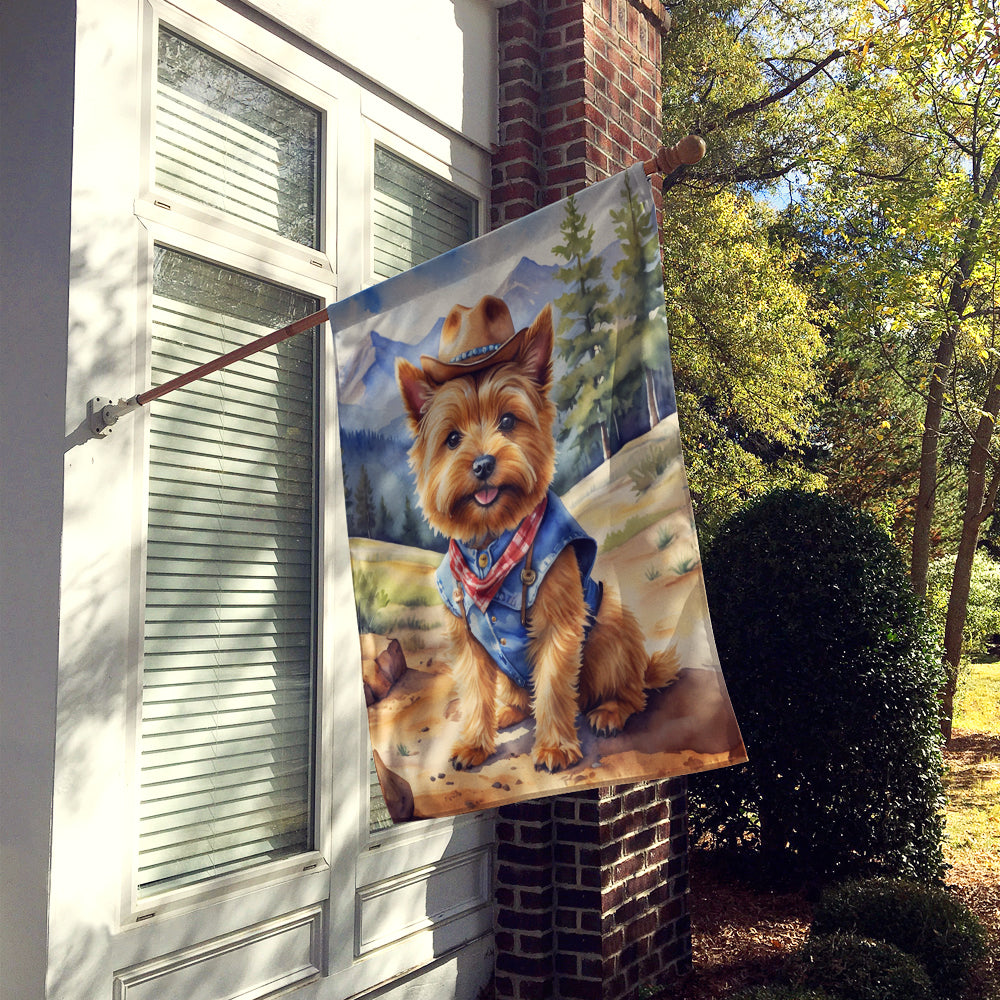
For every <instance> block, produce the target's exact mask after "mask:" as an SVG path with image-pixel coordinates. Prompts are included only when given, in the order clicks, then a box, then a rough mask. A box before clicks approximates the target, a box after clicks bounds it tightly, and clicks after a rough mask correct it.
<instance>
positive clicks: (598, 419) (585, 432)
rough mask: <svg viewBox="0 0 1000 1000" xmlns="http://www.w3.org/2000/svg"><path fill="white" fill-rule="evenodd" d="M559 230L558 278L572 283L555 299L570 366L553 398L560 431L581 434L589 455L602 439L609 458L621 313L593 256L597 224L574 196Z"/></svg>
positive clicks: (560, 343)
mask: <svg viewBox="0 0 1000 1000" xmlns="http://www.w3.org/2000/svg"><path fill="white" fill-rule="evenodd" d="M559 231H560V232H561V233H562V236H563V242H562V243H560V244H558V245H557V246H554V247H553V248H552V252H553V253H554V254H555V255H556V256H557V257H560V258H561V259H562V260H564V261H565V262H566V263H565V264H564V265H563V266H562V267H560V268H559V270H558V271H557V272H556V279H557V280H558V281H561V282H562V283H563V284H564V285H566V286H567V288H566V292H565V293H564V294H563V295H560V296H559V297H558V298H557V299H556V300H555V306H556V309H558V310H559V317H560V318H559V325H558V327H557V329H556V331H555V333H556V347H557V349H558V351H559V354H560V355H561V356H562V358H563V359H564V360H565V362H566V365H567V372H566V375H565V376H564V377H563V378H562V379H561V380H560V381H559V383H558V384H557V385H556V387H555V389H554V390H553V401H554V402H555V404H556V407H557V408H558V409H559V411H560V413H562V414H563V427H562V430H561V431H560V435H561V437H562V439H564V440H565V439H569V438H570V437H571V436H573V435H575V438H574V440H575V442H576V447H577V449H578V450H579V451H580V452H581V453H584V454H585V453H586V452H587V450H588V449H589V448H590V447H591V446H592V444H593V442H594V441H595V440H596V441H598V442H600V447H601V450H602V452H603V454H604V457H605V458H608V457H610V454H611V449H610V431H609V426H610V423H611V419H612V415H613V407H614V399H613V391H614V385H615V379H614V365H613V362H612V363H610V364H609V359H613V358H614V356H615V350H614V348H615V344H614V340H615V338H614V337H613V336H611V334H612V331H613V324H614V318H615V317H614V312H613V310H612V308H611V306H610V305H608V300H609V298H610V295H609V292H608V286H607V285H606V284H605V282H604V281H603V280H602V279H601V270H602V263H601V259H600V258H599V257H594V256H591V251H592V249H593V243H594V227H593V226H592V225H590V224H589V222H588V221H587V217H586V216H585V215H583V214H582V213H581V212H580V210H579V209H578V208H577V205H576V199H575V198H574V197H573V196H572V195H570V197H569V198H568V199H567V200H566V216H565V218H564V219H563V221H562V223H561V225H560V226H559ZM609 340H610V345H609Z"/></svg>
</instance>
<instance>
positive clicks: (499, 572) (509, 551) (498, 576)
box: [448, 497, 548, 611]
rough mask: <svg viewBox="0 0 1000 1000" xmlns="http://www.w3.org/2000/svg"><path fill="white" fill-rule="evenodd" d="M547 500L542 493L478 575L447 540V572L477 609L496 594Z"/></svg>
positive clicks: (528, 540)
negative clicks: (487, 567)
mask: <svg viewBox="0 0 1000 1000" xmlns="http://www.w3.org/2000/svg"><path fill="white" fill-rule="evenodd" d="M547 503H548V497H542V502H541V503H540V504H539V505H538V506H537V507H536V508H535V509H534V510H533V511H532V512H531V513H530V514H529V515H528V516H527V517H526V518H525V519H524V520H523V521H522V522H521V523H520V524H519V525H518V526H517V531H515V532H514V536H513V538H511V540H510V541H509V542H508V543H507V548H505V549H504V550H503V554H502V555H501V556H500V558H499V559H498V560H497V561H496V562H495V563H494V564H493V568H492V569H491V570H490V571H489V573H487V574H486V576H484V577H483V578H482V579H480V578H479V577H478V576H476V574H475V573H473V572H472V570H471V569H469V567H468V565H467V564H466V562H465V557H464V556H463V555H462V550H461V549H459V547H458V543H457V542H456V541H455V539H454V538H453V539H452V540H451V541H450V542H449V543H448V558H449V560H450V565H451V572H452V574H453V575H454V577H455V579H456V580H458V582H459V583H460V584H461V585H462V588H463V589H464V590H465V592H466V593H467V594H468V595H469V596H470V597H471V598H472V600H473V602H474V603H475V604H476V606H477V607H478V608H479V609H480V610H481V611H485V610H486V609H487V608H488V607H489V606H490V601H492V600H493V598H494V597H496V595H497V591H498V590H499V589H500V587H501V585H502V584H503V581H504V578H505V577H506V576H507V574H508V573H509V572H510V571H511V570H512V569H513V568H514V567H515V566H516V565H517V564H518V563H519V562H520V561H521V560H522V559H523V558H524V557H525V555H526V554H527V552H528V549H530V548H531V543H532V542H534V540H535V535H537V534H538V526H539V524H541V523H542V515H544V513H545V507H546V505H547Z"/></svg>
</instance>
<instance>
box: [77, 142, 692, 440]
mask: <svg viewBox="0 0 1000 1000" xmlns="http://www.w3.org/2000/svg"><path fill="white" fill-rule="evenodd" d="M704 155H705V140H704V139H702V138H701V137H700V136H697V135H688V136H685V137H684V138H683V139H681V140H680V142H677V143H675V144H674V145H673V146H661V147H660V148H659V149H658V150H657V151H656V155H655V156H654V157H653V158H652V159H649V160H646V161H645V162H644V163H643V165H642V166H643V170H644V171H645V172H646V173H647V174H657V173H659V174H663V175H664V176H666V175H667V174H670V173H673V171H675V170H677V169H678V168H679V167H681V166H684V165H688V166H690V165H692V164H695V163H697V162H698V161H699V160H700V159H701V158H702V157H703V156H704ZM328 318H329V316H328V313H327V310H326V309H320V310H319V311H318V312H314V313H312V314H311V315H309V316H305V317H303V318H302V319H299V320H296V321H295V322H294V323H289V324H288V326H283V327H282V328H281V329H280V330H275V331H274V332H273V333H268V334H265V335H264V336H263V337H258V338H257V339H256V340H253V341H251V342H250V343H249V344H244V345H243V346H242V347H237V348H236V350H234V351H230V352H229V353H228V354H223V355H221V356H220V357H218V358H215V359H214V360H213V361H209V362H206V363H205V364H203V365H199V366H198V367H197V368H192V369H191V371H189V372H185V373H184V374H183V375H178V376H177V377H176V378H173V379H171V380H170V381H169V382H164V383H163V385H159V386H156V387H155V388H153V389H147V390H146V391H145V392H140V393H137V394H136V395H134V396H130V397H129V398H128V399H119V400H118V402H117V403H116V402H115V401H114V400H112V399H108V398H106V397H104V396H94V397H93V399H89V400H88V401H87V424H88V426H89V427H90V432H91V434H93V436H94V437H98V438H103V437H107V436H108V435H109V434H110V433H111V429H112V428H113V427H114V425H115V424H116V423H117V422H118V418H119V417H122V416H124V415H125V414H126V413H131V412H132V411H133V410H137V409H139V407H140V406H145V405H146V403H149V402H152V401H153V400H154V399H159V398H160V397H161V396H165V395H166V394H167V393H168V392H173V391H174V389H180V388H181V386H185V385H187V384H188V383H189V382H194V381H196V380H197V379H200V378H203V377H204V376H205V375H210V374H212V372H217V371H219V370H220V369H222V368H226V367H227V366H228V365H231V364H232V363H233V362H234V361H241V360H242V359H243V358H248V357H250V355H252V354H256V353H257V352H258V351H263V350H265V349H266V348H268V347H271V346H272V345H273V344H277V343H280V342H281V341H282V340H287V339H288V338H289V337H294V336H295V335H296V334H299V333H304V332H305V331H306V330H311V329H313V327H316V326H319V325H320V324H321V323H323V322H325V321H326V320H327V319H328Z"/></svg>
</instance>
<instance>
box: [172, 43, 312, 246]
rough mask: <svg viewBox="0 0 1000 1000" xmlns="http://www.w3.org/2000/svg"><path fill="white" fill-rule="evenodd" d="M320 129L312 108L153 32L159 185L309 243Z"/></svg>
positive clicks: (195, 48)
mask: <svg viewBox="0 0 1000 1000" xmlns="http://www.w3.org/2000/svg"><path fill="white" fill-rule="evenodd" d="M319 128H320V115H319V112H318V111H316V110H315V109H313V108H310V107H308V106H307V105H305V104H303V103H302V102H301V101H298V100H296V99H295V98H293V97H290V96H289V95H287V94H285V93H283V92H282V91H280V90H278V89H276V88H275V87H272V86H270V85H269V84H267V83H265V82H264V81H262V80H259V79H257V78H256V77H254V76H252V75H251V74H249V73H247V72H246V71H244V70H242V69H240V68H238V67H236V66H232V65H230V64H229V63H227V62H225V61H223V60H222V59H219V58H218V57H217V56H215V55H213V54H212V53H210V52H207V51H205V50H204V49H201V48H199V47H198V46H196V45H193V44H191V42H189V41H187V40H186V39H184V38H182V37H181V36H180V35H177V34H175V33H174V32H172V31H170V30H169V29H167V28H162V27H161V28H160V32H159V62H158V69H157V85H156V109H155V127H154V161H155V166H156V185H157V187H158V188H159V189H161V190H163V191H173V192H176V193H177V194H180V195H183V196H185V197H186V198H190V199H192V200H193V201H196V202H199V203H201V204H204V205H208V206H210V207H211V208H214V209H219V210H221V211H224V212H225V213H226V214H227V215H229V216H231V217H232V218H235V219H237V220H239V221H241V222H245V223H248V224H250V225H252V226H256V227H259V228H261V229H264V230H267V231H268V232H272V233H277V234H278V235H279V236H283V237H285V238H286V239H290V240H294V241H295V242H296V243H301V244H303V245H305V246H310V247H315V246H317V239H318V225H317V218H318V215H317V211H316V209H317V199H318V193H319V184H318V183H317V176H318V175H317V170H318V166H319Z"/></svg>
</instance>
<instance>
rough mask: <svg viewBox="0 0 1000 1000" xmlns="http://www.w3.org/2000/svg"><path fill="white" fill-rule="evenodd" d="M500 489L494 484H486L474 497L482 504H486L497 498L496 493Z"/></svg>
mask: <svg viewBox="0 0 1000 1000" xmlns="http://www.w3.org/2000/svg"><path fill="white" fill-rule="evenodd" d="M499 492H500V491H499V490H498V489H497V488H496V487H495V486H487V487H486V489H484V490H480V491H479V492H478V493H477V494H476V499H477V500H478V501H479V502H480V503H481V504H482V505H483V506H484V507H486V506H488V505H489V504H491V503H493V501H494V500H496V498H497V493H499Z"/></svg>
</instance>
